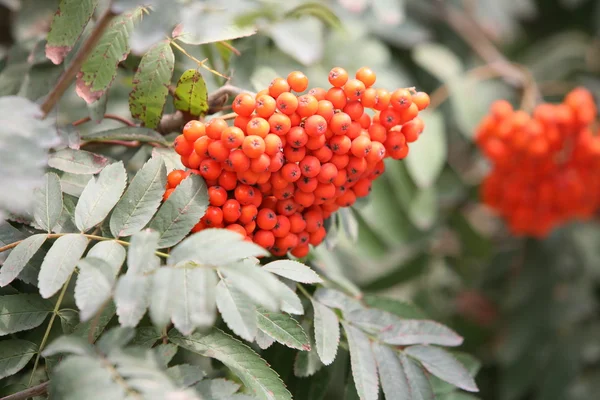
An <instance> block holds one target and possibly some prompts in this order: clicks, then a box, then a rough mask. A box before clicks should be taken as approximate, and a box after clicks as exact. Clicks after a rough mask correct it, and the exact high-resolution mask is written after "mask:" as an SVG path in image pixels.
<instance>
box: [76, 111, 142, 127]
mask: <svg viewBox="0 0 600 400" xmlns="http://www.w3.org/2000/svg"><path fill="white" fill-rule="evenodd" d="M104 118H106V119H112V120H114V121H119V122H122V123H123V124H125V125H127V126H135V123H133V122H132V121H129V120H128V119H127V118H123V117H121V116H120V115H115V114H104ZM91 120H92V117H90V116H87V117H83V118H81V119H78V120H77V121H75V122H73V123H72V124H71V125H73V126H79V125H82V124H85V123H86V122H90V121H91Z"/></svg>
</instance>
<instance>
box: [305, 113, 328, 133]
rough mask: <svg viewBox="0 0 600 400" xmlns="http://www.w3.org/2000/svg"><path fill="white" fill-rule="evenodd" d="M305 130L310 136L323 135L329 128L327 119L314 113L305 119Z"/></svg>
mask: <svg viewBox="0 0 600 400" xmlns="http://www.w3.org/2000/svg"><path fill="white" fill-rule="evenodd" d="M304 130H305V132H306V134H307V135H308V136H321V135H323V134H325V131H326V130H327V121H326V120H325V118H323V117H322V116H320V115H318V114H315V115H312V116H310V117H308V118H307V119H306V120H305V121H304Z"/></svg>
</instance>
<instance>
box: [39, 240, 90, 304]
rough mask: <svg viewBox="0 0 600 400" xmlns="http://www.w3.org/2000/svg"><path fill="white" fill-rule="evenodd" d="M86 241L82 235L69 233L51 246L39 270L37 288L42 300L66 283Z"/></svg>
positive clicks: (85, 245) (83, 250)
mask: <svg viewBox="0 0 600 400" xmlns="http://www.w3.org/2000/svg"><path fill="white" fill-rule="evenodd" d="M87 245H88V240H87V238H86V237H85V236H83V235H78V234H76V233H69V234H67V235H64V236H61V237H59V238H58V239H57V240H56V242H54V244H53V245H52V247H51V248H50V250H48V253H47V254H46V257H44V262H42V266H41V268H40V275H39V276H38V287H39V288H40V294H41V295H42V297H43V298H46V299H47V298H49V297H52V296H53V295H54V294H55V293H56V292H58V290H59V289H60V288H61V287H62V285H63V284H64V283H65V282H66V281H67V279H68V278H69V276H70V275H71V273H72V272H73V271H74V270H75V266H76V265H77V263H78V262H79V260H80V259H81V256H83V253H84V252H85V249H86V247H87Z"/></svg>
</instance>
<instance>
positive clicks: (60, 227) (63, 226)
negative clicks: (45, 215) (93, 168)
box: [54, 175, 89, 233]
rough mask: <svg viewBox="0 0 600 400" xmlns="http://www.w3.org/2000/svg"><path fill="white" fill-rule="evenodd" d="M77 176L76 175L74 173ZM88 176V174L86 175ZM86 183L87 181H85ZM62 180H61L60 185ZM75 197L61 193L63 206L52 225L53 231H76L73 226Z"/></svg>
mask: <svg viewBox="0 0 600 400" xmlns="http://www.w3.org/2000/svg"><path fill="white" fill-rule="evenodd" d="M75 176H78V175H75ZM88 178H89V176H88ZM86 183H87V182H86ZM62 186H63V182H62V180H61V187H62ZM76 204H77V199H76V198H75V197H73V196H71V195H69V194H67V193H64V194H63V208H62V212H61V214H60V218H59V219H58V222H57V223H56V225H54V232H56V233H76V232H77V227H76V226H75V205H76Z"/></svg>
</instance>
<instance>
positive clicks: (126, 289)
mask: <svg viewBox="0 0 600 400" xmlns="http://www.w3.org/2000/svg"><path fill="white" fill-rule="evenodd" d="M150 285H151V278H150V277H149V276H144V275H134V274H126V275H122V276H121V277H120V278H119V280H118V282H117V286H116V287H115V294H114V301H115V304H116V306H117V315H118V316H119V323H120V324H121V325H122V326H129V327H135V326H137V324H139V322H140V320H141V319H142V317H143V316H144V314H145V313H146V310H147V309H148V306H149V305H150V289H151V286H150Z"/></svg>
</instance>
